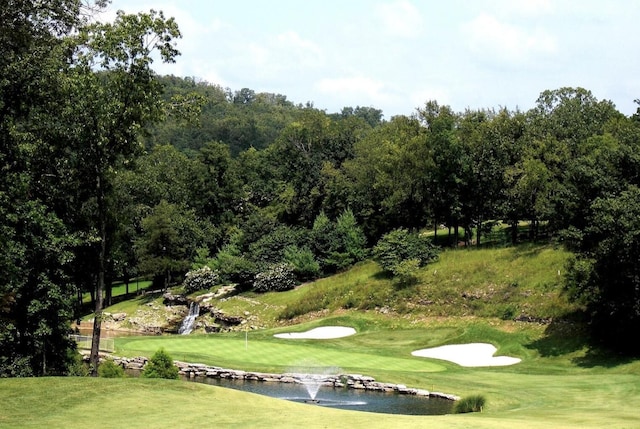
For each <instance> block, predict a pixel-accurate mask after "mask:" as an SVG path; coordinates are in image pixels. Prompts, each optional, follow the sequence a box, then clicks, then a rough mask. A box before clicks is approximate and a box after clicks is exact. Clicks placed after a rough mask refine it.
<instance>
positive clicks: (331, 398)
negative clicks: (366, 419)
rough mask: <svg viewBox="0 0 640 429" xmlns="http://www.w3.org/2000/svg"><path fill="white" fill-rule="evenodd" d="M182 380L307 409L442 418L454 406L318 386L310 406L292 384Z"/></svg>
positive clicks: (436, 400) (299, 387) (447, 402)
mask: <svg viewBox="0 0 640 429" xmlns="http://www.w3.org/2000/svg"><path fill="white" fill-rule="evenodd" d="M185 380H190V381H195V382H200V383H206V384H210V385H213V386H220V387H225V388H230V389H236V390H242V391H245V392H251V393H257V394H260V395H266V396H270V397H272V398H279V399H285V400H288V401H295V402H301V403H309V404H310V406H314V405H315V406H325V407H331V408H341V409H348V410H355V411H368V412H374V413H386V414H409V415H442V414H450V413H451V412H452V410H453V404H454V402H453V401H451V400H448V399H442V398H429V397H423V396H415V395H401V394H397V393H384V392H374V391H364V390H358V389H346V388H334V387H328V386H322V387H320V390H319V392H318V394H317V396H316V400H317V403H316V402H314V403H310V401H309V395H308V393H307V390H306V389H305V387H304V386H303V385H300V384H296V383H273V382H261V381H249V380H232V379H219V378H209V377H195V378H191V379H188V378H185Z"/></svg>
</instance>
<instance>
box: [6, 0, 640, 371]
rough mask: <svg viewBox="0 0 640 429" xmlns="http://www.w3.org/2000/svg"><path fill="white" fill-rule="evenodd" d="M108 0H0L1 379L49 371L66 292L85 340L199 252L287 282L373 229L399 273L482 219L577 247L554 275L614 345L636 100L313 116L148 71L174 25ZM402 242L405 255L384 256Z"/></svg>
mask: <svg viewBox="0 0 640 429" xmlns="http://www.w3.org/2000/svg"><path fill="white" fill-rule="evenodd" d="M105 4H106V2H105V1H96V2H94V3H91V4H88V3H86V2H81V1H80V0H65V1H57V2H40V1H33V0H19V1H12V2H5V3H3V4H2V5H0V30H1V31H0V169H1V174H0V350H1V352H0V376H21V375H45V374H64V373H65V372H66V371H67V368H68V367H69V365H71V363H72V360H73V359H72V352H73V344H72V343H71V342H70V341H69V340H68V336H67V334H68V331H69V327H70V323H71V321H72V320H74V319H75V318H77V317H79V315H80V313H79V308H80V304H81V298H82V294H83V293H84V292H91V294H92V296H93V298H94V305H95V317H94V320H95V324H96V325H95V326H96V329H95V330H94V334H96V333H97V334H98V335H99V327H100V320H101V314H102V309H103V307H104V303H103V300H105V299H106V300H107V301H109V298H110V284H111V281H112V280H115V279H116V278H124V279H127V281H128V280H129V279H130V277H131V276H134V275H136V276H138V275H140V276H147V277H149V278H155V281H156V284H158V285H161V286H162V287H168V286H171V285H174V284H180V283H181V281H182V279H183V278H184V276H185V275H186V274H187V272H188V271H189V270H190V269H191V268H193V269H199V268H202V267H203V266H208V267H209V268H211V269H212V270H216V275H215V276H213V277H212V278H215V279H220V281H226V282H234V283H237V284H239V285H240V286H241V288H251V287H255V286H256V281H258V285H267V286H264V287H263V286H260V287H261V288H262V289H264V288H267V289H268V284H269V281H267V280H268V279H273V278H277V279H280V280H282V281H281V283H279V284H280V287H281V288H282V289H286V288H289V287H291V286H292V284H293V283H294V282H300V281H307V280H309V279H313V278H316V277H318V276H322V275H328V274H331V273H334V272H336V271H339V270H342V269H345V268H347V267H349V266H350V265H351V264H354V263H356V262H358V261H360V260H362V259H364V258H367V257H368V256H369V255H370V252H369V250H370V249H371V248H373V247H374V246H375V245H376V243H380V244H379V245H378V247H377V249H378V251H377V252H378V253H377V257H378V259H379V260H381V261H386V259H387V256H384V254H383V253H382V251H383V250H385V249H386V250H385V251H388V252H387V253H389V252H391V254H392V255H394V257H395V258H396V259H397V260H396V261H395V262H394V263H393V264H390V265H389V267H385V268H386V269H390V270H391V272H394V271H395V272H397V273H398V275H401V276H405V278H406V279H414V278H415V276H414V274H415V272H416V270H417V269H418V268H419V267H420V266H421V265H423V264H424V263H426V262H427V261H428V260H431V259H432V258H434V257H435V252H436V251H435V249H434V248H431V247H429V246H426V247H422V246H423V244H424V243H423V241H424V236H422V235H419V234H418V233H419V232H424V231H425V230H433V231H435V235H436V238H435V240H436V241H437V243H438V244H441V245H445V246H454V247H455V246H459V245H466V246H469V245H474V244H475V245H481V244H482V242H483V239H484V233H485V232H486V231H487V230H489V229H490V228H491V226H492V225H494V224H495V223H497V222H500V221H502V222H504V223H506V224H508V225H510V228H511V235H510V237H511V240H512V241H513V242H514V243H515V242H517V241H518V240H522V239H531V240H537V239H545V240H556V241H557V242H559V243H564V244H566V245H568V246H570V248H571V249H572V250H574V252H575V260H574V262H573V263H572V265H571V266H570V267H569V270H568V274H567V283H566V284H567V291H568V292H569V293H570V295H571V296H572V298H573V299H575V300H578V301H580V302H582V303H583V304H584V307H585V310H586V314H587V316H588V318H589V322H590V326H592V327H593V328H594V329H593V332H594V333H595V334H596V335H598V336H599V337H600V338H605V339H607V340H609V341H608V342H609V344H610V345H613V346H619V345H620V343H621V341H619V340H620V339H621V337H622V333H623V332H624V330H625V329H628V328H629V327H634V326H637V325H638V324H639V323H640V311H639V310H638V308H639V306H640V296H638V293H637V290H638V285H637V284H636V283H637V278H638V273H637V272H636V271H637V268H636V267H637V265H638V257H640V256H639V255H638V252H637V247H638V242H637V234H636V232H637V231H636V230H637V229H638V225H639V219H640V210H638V207H637V201H638V197H639V196H640V195H638V188H640V150H639V149H640V147H639V144H640V121H639V120H638V117H640V114H637V115H633V116H631V117H626V116H624V115H623V114H621V113H620V112H618V111H617V110H616V108H615V106H614V105H613V103H611V102H610V101H608V100H598V99H597V98H596V97H595V96H594V95H593V94H592V93H591V92H590V91H588V90H586V89H584V88H568V87H567V88H559V89H555V90H544V91H543V92H542V93H541V94H540V97H539V98H538V100H537V102H536V106H535V107H534V108H532V109H530V110H529V111H524V112H523V111H519V110H515V111H511V110H508V109H505V108H502V109H499V110H494V109H491V108H486V109H477V110H474V109H467V110H465V111H464V112H455V111H454V110H453V109H452V108H451V107H449V106H446V105H441V104H440V103H438V101H436V100H427V101H426V102H425V103H424V105H423V106H420V107H419V108H418V109H417V110H416V113H415V114H414V115H410V116H396V117H393V118H391V119H388V120H387V119H384V117H383V114H382V111H381V110H379V109H376V108H375V107H372V106H369V107H365V106H356V107H349V106H347V107H344V108H343V109H342V110H341V111H340V112H337V113H327V112H325V111H324V110H320V109H316V108H314V107H313V105H312V104H310V103H307V104H304V105H302V104H295V103H293V102H291V101H289V100H287V97H286V96H285V95H281V94H273V93H267V92H257V91H255V90H252V89H249V88H241V89H239V90H232V89H230V88H222V87H220V86H219V85H216V84H212V83H208V82H204V81H201V80H198V79H197V78H194V77H176V76H157V75H156V74H155V73H154V72H153V69H152V62H153V59H154V58H156V59H160V60H162V61H167V62H172V61H175V60H176V58H177V56H178V51H177V48H176V44H175V42H176V39H178V38H179V37H180V32H179V29H178V26H177V23H176V22H175V21H174V20H173V19H172V18H166V17H165V16H164V15H163V13H162V12H157V11H150V12H148V13H141V14H137V15H126V14H124V13H122V12H119V13H118V14H117V16H116V18H115V20H114V21H113V22H110V23H100V22H96V21H95V20H94V15H93V13H94V12H95V11H96V10H99V9H100V8H102V7H104V6H105ZM523 222H524V223H526V224H528V226H529V228H528V235H527V236H526V237H524V236H522V235H521V234H520V231H521V228H520V225H521V224H522V223H523ZM442 235H444V237H442ZM383 237H384V240H383V241H380V240H381V238H383ZM407 243H410V244H411V246H413V247H415V248H419V249H422V250H420V251H419V252H417V254H407V255H404V254H400V253H399V252H400V250H401V249H402V248H403V246H404V245H406V244H407ZM392 245H393V246H392ZM385 246H386V247H385ZM399 249H400V250H399ZM425 252H426V253H425ZM423 253H424V254H427V255H428V257H425V258H423V257H422V255H423ZM385 264H386V262H385ZM265 279H267V280H265ZM280 280H279V281H280ZM409 283H410V282H409ZM98 343H99V341H98V339H97V338H96V340H95V341H94V347H93V350H92V357H93V358H94V368H97V350H98V349H97V347H98V345H99V344H98Z"/></svg>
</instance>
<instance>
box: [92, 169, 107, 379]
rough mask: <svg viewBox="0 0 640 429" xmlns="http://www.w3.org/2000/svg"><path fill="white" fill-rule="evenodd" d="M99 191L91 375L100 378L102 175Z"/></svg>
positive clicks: (103, 235)
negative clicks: (96, 279) (98, 228)
mask: <svg viewBox="0 0 640 429" xmlns="http://www.w3.org/2000/svg"><path fill="white" fill-rule="evenodd" d="M96 187H97V191H98V223H99V227H100V253H99V255H98V282H97V285H96V309H95V313H94V318H93V336H92V338H91V355H90V357H89V362H90V364H91V375H92V376H94V377H97V376H98V364H99V363H100V355H99V352H100V328H101V326H102V311H103V308H104V297H103V295H104V274H105V260H106V257H107V255H106V254H107V216H106V213H105V211H106V208H105V201H104V199H105V198H104V183H103V177H102V175H100V174H98V178H97V186H96Z"/></svg>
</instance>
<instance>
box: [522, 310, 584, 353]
mask: <svg viewBox="0 0 640 429" xmlns="http://www.w3.org/2000/svg"><path fill="white" fill-rule="evenodd" d="M544 334H545V335H544V337H542V338H540V339H537V340H535V341H532V342H531V343H529V344H527V345H526V347H527V348H528V349H532V350H536V351H537V352H538V354H540V356H541V357H556V356H562V355H566V354H569V353H573V352H575V351H578V350H581V349H584V347H585V346H588V344H589V339H588V335H587V333H586V331H585V330H584V328H583V327H582V325H581V324H580V323H578V322H576V321H573V320H569V319H562V320H554V321H552V322H551V323H550V324H549V325H548V326H547V328H546V329H545V331H544Z"/></svg>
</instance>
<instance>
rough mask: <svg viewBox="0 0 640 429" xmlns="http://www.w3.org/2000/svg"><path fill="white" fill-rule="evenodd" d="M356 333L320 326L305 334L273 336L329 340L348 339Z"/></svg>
mask: <svg viewBox="0 0 640 429" xmlns="http://www.w3.org/2000/svg"><path fill="white" fill-rule="evenodd" d="M355 333H356V330H355V329H353V328H348V327H346V326H322V327H320V328H313V329H311V330H309V331H306V332H287V333H284V334H275V335H274V337H276V338H287V339H290V340H330V339H334V338H342V337H348V336H349V335H353V334H355Z"/></svg>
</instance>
